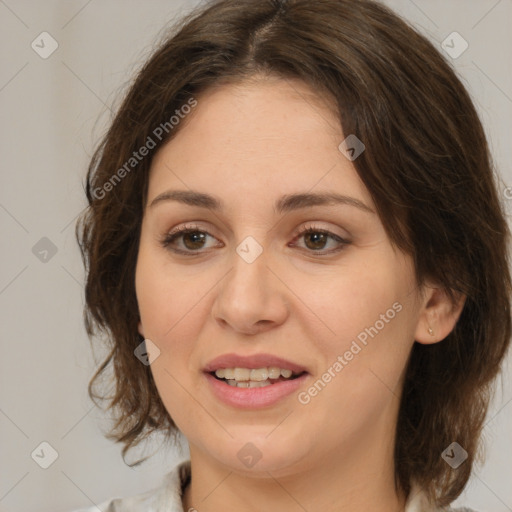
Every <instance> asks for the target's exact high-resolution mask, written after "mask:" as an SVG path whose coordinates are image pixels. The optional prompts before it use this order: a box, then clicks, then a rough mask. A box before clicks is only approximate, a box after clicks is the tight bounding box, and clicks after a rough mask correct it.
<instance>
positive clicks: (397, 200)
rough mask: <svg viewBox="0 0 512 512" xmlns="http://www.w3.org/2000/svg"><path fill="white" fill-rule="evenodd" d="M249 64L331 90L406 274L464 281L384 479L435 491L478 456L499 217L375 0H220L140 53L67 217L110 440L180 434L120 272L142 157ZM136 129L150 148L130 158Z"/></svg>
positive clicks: (418, 378)
mask: <svg viewBox="0 0 512 512" xmlns="http://www.w3.org/2000/svg"><path fill="white" fill-rule="evenodd" d="M257 74H263V75H267V76H276V77H280V78H283V79H287V78H294V79H300V80H302V81H303V82H305V83H307V84H309V85H310V86H311V87H312V88H313V89H314V90H315V91H317V92H318V94H319V96H324V97H326V98H327V97H328V98H329V99H330V101H331V103H332V105H333V109H337V112H339V114H340V124H341V127H342V129H343V133H344V134H345V135H348V134H356V135H357V137H358V138H359V139H361V140H362V141H363V142H364V144H365V145H366V151H365V152H364V153H363V154H362V155H361V156H359V158H357V160H355V161H354V162H353V163H354V165H355V168H356V171H357V173H358V175H359V176H360V178H361V179H362V181H363V182H364V184H365V186H366V187H367V189H368V190H369V192H370V194H371V196H372V198H373V200H374V203H375V205H376V207H377V211H378V213H379V216H380V219H381V220H382V222H383V224H384V226H385V228H386V231H387V233H388V236H389V237H390V240H391V241H392V243H393V244H395V245H396V246H397V247H398V248H400V249H401V250H403V251H404V252H406V253H408V254H410V255H412V257H413V259H414V263H415V270H416V277H417V281H418V284H419V285H421V284H422V283H424V282H425V279H427V278H429V279H433V280H434V281H435V282H437V283H439V286H440V287H442V288H444V289H446V290H447V292H448V293H449V295H450V297H451V298H452V299H455V298H456V296H457V295H458V294H460V293H463V294H465V295H466V296H467V298H466V302H465V305H464V308H463V310H462V313H461V316H460V318H459V321H458V323H457V324H456V326H455V328H454V330H453V331H452V332H451V333H450V334H449V335H448V336H447V337H446V338H445V339H444V340H443V341H442V342H440V343H436V344H433V345H423V344H419V343H415V344H414V346H413V349H412V352H411V355H410V359H409V362H408V366H407V369H406V373H405V381H404V388H403V393H402V397H401V404H400V410H399V416H398V424H397V431H396V441H395V468H396V483H397V486H401V487H402V488H403V489H404V491H405V492H407V493H408V492H409V491H410V484H411V482H412V481H413V480H414V481H416V482H418V483H419V484H420V486H421V487H423V488H424V489H425V490H426V491H427V492H428V494H429V496H430V497H431V498H432V499H435V501H436V502H437V504H438V505H441V506H442V505H446V504H449V503H450V502H451V501H453V500H454V499H455V498H456V497H457V496H458V495H459V494H460V493H461V491H462V490H463V488H464V486H465V485H466V483H467V481H468V478H469V476H470V474H471V469H472V466H473V462H474V461H475V460H477V458H476V456H477V453H478V448H479V439H480V434H481V431H482V428H483V423H484V419H485V416H486V412H487V408H488V404H489V400H490V397H491V396H492V389H493V382H494V378H495V377H496V375H497V374H498V372H499V365H500V364H501V362H502V359H503V357H504V355H505V353H506V350H507V347H508V345H509V343H510V329H511V322H510V291H511V278H510V273H509V266H508V252H507V251H508V238H509V231H508V227H507V224H506V221H505V216H504V212H503V207H502V205H501V204H500V201H499V198H498V194H497V186H496V185H497V182H496V180H497V178H496V177H495V176H494V174H493V169H492V163H491V160H490V155H489V151H488V146H487V142H486V138H485V134H484V131H483V128H482V125H481V123H480V121H479V118H478V115H477V113H476V111H475V108H474V106H473V104H472V102H471V99H470V97H469V95H468V93H467V91H466V90H465V89H464V87H463V86H462V84H461V82H460V81H459V79H458V78H457V77H456V75H455V73H454V72H453V71H452V69H451V67H450V66H449V65H448V64H447V63H446V62H445V60H444V58H443V57H442V56H441V55H440V54H439V52H438V51H437V50H436V49H435V48H434V47H433V45H432V44H431V43H430V42H429V41H427V40H426V39H425V38H424V37H423V36H421V35H419V34H418V33H417V32H416V31H415V30H414V29H412V28H411V27H410V26H409V25H408V24H407V23H405V22H404V21H402V20H401V19H400V18H399V17H398V16H396V15H395V14H394V13H392V12H391V11H390V10H388V9H387V8H386V7H384V6H382V5H380V4H379V3H376V2H373V1H369V0H363V1H357V2H354V1H351V0H317V1H315V2H311V1H310V0H290V1H288V2H286V1H278V0H221V1H216V2H213V3H210V4H209V5H207V6H206V7H203V8H201V9H200V10H199V11H196V12H193V13H192V14H190V15H189V16H188V17H186V18H184V19H183V21H182V23H181V24H180V26H179V27H176V30H175V32H174V33H173V35H172V36H169V37H166V39H165V40H164V41H163V43H161V44H160V45H159V47H158V49H157V50H156V51H155V52H154V54H153V55H152V57H151V58H150V59H149V60H148V62H146V63H145V64H144V66H143V67H142V69H141V70H140V72H139V73H138V75H137V77H136V79H135V81H134V83H133V85H132V86H131V88H130V90H129V92H128V94H127V95H126V98H125V99H124V102H123V103H122V105H121V106H120V108H119V110H118V112H117V115H116V116H115V119H114V120H113V122H112V124H111V127H110V129H109V130H108V132H107V134H106V135H105V137H104V139H103V140H102V141H101V143H100V145H99V146H98V148H97V149H96V151H95V153H94V156H93V158H92V161H91V163H90V166H89V172H88V177H87V198H88V201H89V207H88V209H87V210H86V212H85V213H84V214H83V216H82V218H81V220H80V222H79V224H78V225H77V237H78V240H79V243H80V247H81V250H82V255H83V258H84V263H85V265H86V271H87V283H86V291H85V293H86V311H85V313H86V314H85V318H86V327H87V332H88V333H89V335H90V336H92V335H93V334H95V333H98V332H100V331H103V332H104V333H105V334H107V338H108V339H107V343H108V347H109V350H110V352H109V355H108V357H107V358H106V360H105V361H104V362H103V364H102V365H101V366H100V368H99V369H98V371H97V372H96V374H95V375H94V377H93V379H92V380H91V383H90V385H89V393H90V395H91V398H92V399H93V400H94V399H95V398H104V399H107V397H106V396H104V394H101V393H100V394H97V393H96V392H95V391H93V384H95V383H96V384H97V380H98V379H99V377H100V376H101V375H102V374H103V373H104V372H105V370H107V368H111V369H112V370H113V372H114V390H115V392H114V395H113V396H112V397H108V400H109V407H108V408H109V409H111V410H112V411H115V413H116V415H115V417H116V424H115V426H114V427H113V428H112V431H111V433H110V435H109V437H110V438H112V439H115V440H117V441H118V442H121V443H123V444H124V448H123V457H124V456H125V455H126V452H127V451H128V450H129V449H130V448H131V447H133V446H136V445H137V444H138V443H139V442H140V441H142V440H143V439H146V438H147V437H148V436H149V434H150V433H151V432H153V431H156V430H160V431H162V432H166V433H167V434H169V435H170V434H171V433H173V434H175V433H176V431H177V427H176V426H175V424H174V423H173V421H172V419H171V418H170V416H169V414H168V413H167V411H166V410H165V408H164V406H163V404H162V402H161V400H160V397H159V395H158V392H157V389H156V387H155V384H154V381H153V379H152V375H151V371H150V368H149V366H146V365H143V364H141V363H140V361H139V360H138V359H137V358H136V357H134V354H133V352H134V349H135V348H136V347H137V346H138V345H139V344H140V343H141V342H142V341H143V338H142V337H141V336H140V335H139V333H138V331H137V323H138V320H139V316H138V307H137V300H136V296H135V284H134V275H135V265H136V260H137V251H138V244H139V235H140V229H141V221H142V217H143V212H144V207H145V201H146V193H147V185H148V179H149V169H150V165H151V161H152V156H154V154H155V152H156V151H157V150H158V148H159V147H161V146H162V144H164V143H165V142H167V141H168V140H170V139H171V137H173V135H174V134H176V133H177V131H178V130H179V129H180V128H181V127H182V126H183V124H184V123H178V124H176V125H175V126H171V124H170V123H169V122H168V121H169V119H170V118H171V116H173V115H175V114H176V113H177V112H176V111H177V110H180V108H181V107H182V106H183V105H184V104H186V103H187V100H188V101H189V103H190V98H198V99H199V101H200V96H199V95H200V93H201V92H203V91H205V90H206V89H208V88H209V87H212V86H214V85H219V84H222V83H226V82H229V81H231V82H233V81H243V80H247V79H250V78H251V77H253V76H255V75H257ZM165 123H167V124H165ZM159 126H160V127H162V126H165V127H166V129H165V134H164V133H163V132H162V130H160V131H161V132H162V134H163V135H165V136H162V137H161V138H158V137H156V136H155V133H160V132H155V129H156V128H157V127H159ZM148 137H149V139H151V141H152V142H153V145H154V147H153V148H152V149H151V151H150V154H149V155H148V156H147V157H145V158H143V159H141V160H140V161H137V163H136V164H135V163H134V162H132V163H134V165H133V169H129V168H128V167H127V166H126V163H127V162H128V161H130V158H131V157H132V156H133V152H134V151H137V150H138V149H139V148H141V147H142V146H144V145H147V144H148V141H149V139H148ZM123 166H124V169H125V171H126V172H124V173H121V172H120V169H121V168H123ZM121 174H122V179H118V180H116V181H115V182H114V181H113V177H114V175H116V176H117V177H118V178H121V176H120V175H121ZM107 182H109V183H110V186H107ZM453 441H457V442H458V443H459V444H460V445H461V446H462V447H463V448H464V449H465V450H466V451H467V452H468V459H467V460H466V462H465V463H464V464H462V465H461V466H460V467H459V468H458V469H456V470H453V469H451V467H450V466H449V465H448V464H446V463H445V461H444V460H443V459H442V458H441V453H442V451H443V450H444V449H445V448H446V447H447V446H448V445H450V444H451V443H452V442H453Z"/></svg>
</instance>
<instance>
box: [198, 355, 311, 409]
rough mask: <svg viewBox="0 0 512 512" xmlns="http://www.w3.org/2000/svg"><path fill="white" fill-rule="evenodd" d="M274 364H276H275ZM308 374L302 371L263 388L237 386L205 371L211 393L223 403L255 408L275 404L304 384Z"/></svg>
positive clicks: (243, 407)
mask: <svg viewBox="0 0 512 512" xmlns="http://www.w3.org/2000/svg"><path fill="white" fill-rule="evenodd" d="M263 366H265V365H263ZM275 366H278V365H277V364H276V365H275ZM228 368H231V367H228ZM245 368H247V366H246V367H245ZM260 368H261V366H260ZM281 368H282V367H281ZM290 369H291V368H290ZM308 376H309V374H308V373H303V374H302V375H301V376H300V377H297V378H296V379H293V380H286V381H279V382H276V383H275V384H270V386H265V387H263V388H237V387H234V386H230V385H229V384H226V383H225V382H224V381H222V380H219V379H216V378H215V377H214V376H213V375H211V374H210V373H205V377H206V379H207V381H208V383H209V385H210V389H211V390H212V392H213V394H214V395H215V396H216V397H217V398H218V399H219V400H221V401H222V402H224V403H225V404H227V405H230V406H233V407H237V408H239V409H257V408H263V407H270V406H272V405H275V404H276V403H277V402H279V401H280V400H282V399H284V398H285V397H287V396H289V395H291V394H292V393H294V392H296V391H297V390H298V389H299V388H300V387H301V386H302V385H303V384H304V381H305V380H306V379H307V378H308Z"/></svg>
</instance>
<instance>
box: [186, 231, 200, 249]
mask: <svg viewBox="0 0 512 512" xmlns="http://www.w3.org/2000/svg"><path fill="white" fill-rule="evenodd" d="M189 240H192V244H189V243H187V241H189ZM204 241H205V233H201V232H199V231H193V232H192V233H186V234H185V235H184V236H183V243H184V244H185V246H186V247H187V249H192V250H194V249H201V247H202V245H203V244H204ZM195 244H199V245H195Z"/></svg>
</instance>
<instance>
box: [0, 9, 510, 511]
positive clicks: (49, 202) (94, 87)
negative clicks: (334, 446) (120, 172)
mask: <svg viewBox="0 0 512 512" xmlns="http://www.w3.org/2000/svg"><path fill="white" fill-rule="evenodd" d="M386 3H387V4H388V5H390V6H391V7H392V8H394V9H395V10H396V11H397V12H399V13H400V14H401V15H403V16H404V17H405V18H407V19H408V20H410V21H411V22H412V23H413V24H414V25H415V26H417V27H418V28H419V30H420V31H421V32H423V33H424V34H426V35H427V36H428V37H429V38H430V39H431V40H432V41H433V42H434V44H435V45H436V46H437V47H438V48H440V49H441V42H442V41H443V40H445V39H446V37H447V36H448V35H449V34H451V33H452V32H453V31H457V32H458V33H460V34H461V36H462V37H463V38H464V39H465V40H466V41H467V43H468V44H469V47H468V49H467V50H466V51H465V52H464V53H463V54H462V55H460V56H459V57H457V58H456V59H453V58H451V57H447V58H448V59H449V60H451V61H452V63H453V65H454V66H455V68H456V69H457V71H458V72H459V74H460V76H461V77H462V80H463V82H464V83H465V84H466V86H467V87H468V89H469V90H470V92H471V94H472V97H473V98H474V100H475V102H476V104H477V107H478V110H479V112H480V114H481V117H482V119H483V122H484V124H485V127H486V130H487V133H488V136H489V138H490V142H491V147H492V150H493V152H494V156H495V161H496V164H497V168H498V169H499V172H500V174H501V177H502V184H501V185H500V192H501V193H502V194H503V198H504V200H505V202H506V207H507V212H508V214H509V215H510V212H511V211H512V208H511V205H510V203H511V202H512V189H510V190H508V191H507V189H506V187H507V186H511V185H512V169H511V162H512V154H511V151H512V150H511V144H510V133H511V131H512V121H511V119H512V99H511V98H512V59H511V51H510V48H512V30H511V29H512V22H511V18H512V1H511V0H499V1H497V0H477V1H469V0H449V1H441V0H438V1H421V0H416V1H414V2H413V1H411V0H388V1H387V2H386ZM197 4H198V2H197V1H189V2H187V1H185V0H179V1H178V0H172V1H171V0H152V1H149V2H142V1H133V0H130V1H126V0H125V1H121V0H101V1H100V0H89V1H87V0H81V1H77V0H68V1H45V2H42V1H36V0H32V1H15V0H0V52H1V63H2V65H1V66H0V108H1V112H2V116H1V123H2V124H1V136H0V155H1V166H2V167H1V187H0V226H1V230H2V247H3V251H2V260H1V262H2V264H1V266H0V311H1V317H2V320H1V336H2V337H1V343H2V345H1V347H2V355H3V357H2V358H1V360H0V439H1V446H0V450H1V451H0V461H1V467H0V511H13V512H18V511H19V512H21V511H36V510H37V511H39V512H50V511H52V512H55V511H57V512H58V511H70V510H73V509H75V508H78V507H83V506H91V505H92V504H97V503H100V502H101V501H103V500H105V499H106V498H108V497H113V496H126V495H130V494H134V493H138V492H142V491H145V490H147V489H150V488H151V487H153V486H155V485H157V484H159V483H160V479H161V477H162V474H163V473H164V472H167V471H169V470H170V469H171V468H172V466H174V464H175V463H176V462H177V461H178V460H181V459H183V458H186V457H187V451H186V445H185V451H184V452H182V453H178V452H177V451H176V450H175V449H174V448H172V447H169V448H168V449H165V450H164V449H159V445H158V439H156V440H155V442H153V443H152V444H150V445H147V446H146V448H145V449H144V450H140V451H139V452H138V453H139V454H149V453H151V452H152V451H153V450H158V453H157V455H156V456H155V457H153V458H152V459H150V460H149V461H148V462H146V463H145V464H143V465H142V466H140V467H138V468H133V469H132V468H129V467H128V466H127V465H125V464H124V462H123V461H122V458H121V455H120V450H121V446H120V445H115V444H114V443H112V442H110V441H107V440H106V439H104V437H103V436H102V429H105V428H106V427H107V423H106V422H105V420H104V419H102V418H103V416H102V414H101V412H100V411H98V410H97V409H96V408H94V407H93V405H92V403H91V402H90V401H89V399H88V397H87V392H86V387H87V383H88V381H89V379H90V377H91V375H92V372H93V368H94V366H95V362H94V359H93V356H92V354H91V350H90V346H89V341H88V340H87V337H86V335H85V332H84V328H83V325H82V305H83V285H82V283H83V269H82V265H81V260H80V257H79V253H78V249H77V247H76V244H75V240H74V221H75V219H76V216H77V215H78V213H79V212H80V211H81V210H82V208H83V207H84V205H85V199H84V194H83V188H82V187H83V179H84V175H85V170H86V166H87V163H88V159H89V158H90V155H91V153H92V149H93V147H94V144H95V142H96V141H97V140H98V139H99V137H100V136H101V134H102V133H103V131H104V129H105V127H106V126H107V124H108V122H109V120H110V119H111V117H112V114H111V112H110V109H111V108H114V107H115V106H116V105H118V103H119V100H120V98H121V95H122V93H123V91H125V90H126V84H127V81H128V80H129V79H130V78H131V76H132V73H133V71H134V70H135V69H137V68H138V66H139V65H140V63H141V62H142V61H143V60H144V59H145V58H146V57H147V55H148V54H149V52H150V51H151V48H152V44H153V43H154V42H155V41H156V40H157V38H158V36H159V35H160V34H161V31H162V29H163V28H164V26H165V25H166V24H168V23H172V21H173V20H175V19H176V18H179V17H180V16H181V15H183V14H184V13H186V12H187V11H188V10H189V9H190V8H191V7H193V6H194V5H197ZM43 31H46V32H48V33H50V34H51V36H52V37H53V38H54V39H55V40H56V41H57V43H58V45H59V46H58V48H57V50H56V51H55V52H54V53H53V54H52V55H50V56H49V57H48V58H46V59H43V58H41V57H40V55H39V54H38V53H36V51H34V50H33V49H32V47H31V43H32V41H34V40H35V41H36V43H37V42H38V41H40V38H39V37H38V36H39V35H40V34H41V32H43ZM448 41H450V39H449V40H448ZM48 42H49V40H48V39H46V43H45V51H47V50H48V48H49V44H48ZM454 44H455V43H454ZM456 44H459V43H456ZM39 45H40V46H42V44H41V43H39ZM457 48H460V46H459V47H457V46H455V49H457ZM40 51H43V49H42V48H41V49H40ZM441 51H443V50H442V49H441ZM43 237H46V238H47V239H48V240H46V239H44V240H43V241H41V239H42V238H43ZM34 246H35V249H34ZM45 251H47V252H45ZM55 251H56V252H55ZM53 253H55V254H53ZM99 356H100V354H98V357H99ZM511 367H512V365H511V357H509V358H508V361H507V365H506V367H505V374H504V379H503V381H500V383H499V385H498V393H497V396H496V400H495V402H494V403H493V406H492V410H491V412H490V414H489V418H488V421H487V424H486V427H485V431H484V436H485V440H486V445H487V454H488V456H487V461H486V463H485V465H483V466H482V467H477V468H476V471H475V474H474V476H473V478H472V479H471V482H470V484H469V485H468V487H467V488H466V491H465V492H464V494H463V495H462V496H461V497H460V499H458V500H457V502H456V504H458V505H460V504H466V505H468V506H471V507H473V508H475V509H478V510H480V511H482V512H483V511H495V512H499V511H503V512H505V511H512V470H511V465H512V463H511V462H510V461H511V460H512V439H511V437H512V435H511V433H512V389H511V388H512V386H511V379H510V374H511V371H510V370H511ZM41 442H47V443H49V444H50V445H51V446H52V447H53V448H54V449H55V450H56V452H57V454H58V458H57V459H56V460H55V462H54V463H53V464H52V465H51V466H50V467H49V468H48V469H42V468H41V467H40V466H39V465H38V464H37V463H36V462H35V460H34V459H37V456H35V455H34V459H33V458H32V457H31V454H32V453H33V452H34V450H36V449H37V448H38V447H39V445H40V443H41ZM35 453H39V454H40V455H41V453H44V456H40V457H39V459H38V460H39V461H42V462H44V460H48V459H47V457H48V456H49V455H48V454H49V451H48V449H46V451H45V448H44V446H43V452H41V448H39V449H38V450H36V452H35ZM134 455H137V454H134ZM133 457H134V456H132V459H130V460H133ZM45 458H46V459H45ZM43 459H44V460H43Z"/></svg>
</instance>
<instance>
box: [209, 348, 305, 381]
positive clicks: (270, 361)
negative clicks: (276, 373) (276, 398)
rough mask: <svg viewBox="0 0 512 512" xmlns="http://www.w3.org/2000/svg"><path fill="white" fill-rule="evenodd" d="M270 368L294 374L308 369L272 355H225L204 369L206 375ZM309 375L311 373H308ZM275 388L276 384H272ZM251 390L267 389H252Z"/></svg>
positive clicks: (212, 361) (213, 360)
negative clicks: (217, 372)
mask: <svg viewBox="0 0 512 512" xmlns="http://www.w3.org/2000/svg"><path fill="white" fill-rule="evenodd" d="M270 366H276V367H278V368H281V369H282V370H291V371H292V372H293V373H302V372H307V371H308V370H307V368H304V367H303V366H301V365H299V364H297V363H294V362H292V361H288V360H286V359H283V358H282V357H278V356H274V355H272V354H252V355H247V356H241V355H238V354H223V355H221V356H218V357H216V358H215V359H212V360H211V361H210V362H209V363H208V364H206V366H205V367H204V368H203V371H204V372H206V373H208V374H209V373H210V372H214V371H215V370H218V369H219V368H249V369H258V368H268V367H270ZM308 373H309V372H308ZM272 385H273V386H275V385H276V384H272ZM251 389H266V388H251Z"/></svg>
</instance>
